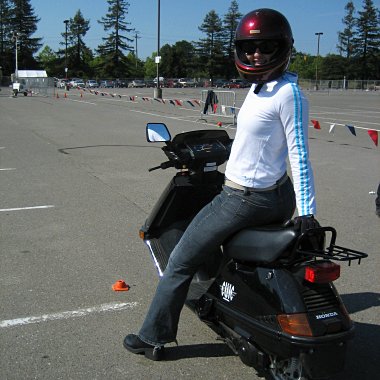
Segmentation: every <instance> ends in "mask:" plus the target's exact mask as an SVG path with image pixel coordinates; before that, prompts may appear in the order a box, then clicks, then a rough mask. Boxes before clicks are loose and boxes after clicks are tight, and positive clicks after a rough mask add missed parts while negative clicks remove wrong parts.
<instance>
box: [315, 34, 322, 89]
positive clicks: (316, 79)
mask: <svg viewBox="0 0 380 380" xmlns="http://www.w3.org/2000/svg"><path fill="white" fill-rule="evenodd" d="M315 35H316V36H318V46H317V59H316V60H315V89H316V90H318V59H319V40H320V38H321V36H322V35H323V32H317V33H315Z"/></svg>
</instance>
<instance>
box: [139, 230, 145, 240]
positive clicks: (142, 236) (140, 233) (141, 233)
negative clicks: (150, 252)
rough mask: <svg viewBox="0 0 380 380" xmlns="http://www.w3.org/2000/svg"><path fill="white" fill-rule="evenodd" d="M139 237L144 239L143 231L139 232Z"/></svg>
mask: <svg viewBox="0 0 380 380" xmlns="http://www.w3.org/2000/svg"><path fill="white" fill-rule="evenodd" d="M139 236H140V239H143V240H144V238H145V232H144V231H143V230H140V231H139Z"/></svg>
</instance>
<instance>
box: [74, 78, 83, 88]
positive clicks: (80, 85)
mask: <svg viewBox="0 0 380 380" xmlns="http://www.w3.org/2000/svg"><path fill="white" fill-rule="evenodd" d="M73 87H80V88H85V87H86V85H85V83H84V82H83V80H76V81H75V82H74V86H73Z"/></svg>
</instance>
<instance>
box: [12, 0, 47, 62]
mask: <svg viewBox="0 0 380 380" xmlns="http://www.w3.org/2000/svg"><path fill="white" fill-rule="evenodd" d="M38 21H40V19H39V18H38V17H37V16H35V15H34V10H33V7H32V6H31V4H30V0H11V8H10V28H11V30H12V32H13V34H14V35H15V36H16V34H17V42H18V67H19V69H33V68H36V66H37V62H36V60H35V59H34V56H33V55H34V54H35V53H36V52H37V51H38V50H39V49H40V47H41V46H42V44H41V40H42V39H41V38H37V37H31V36H32V35H33V34H34V33H35V32H36V30H37V23H38Z"/></svg>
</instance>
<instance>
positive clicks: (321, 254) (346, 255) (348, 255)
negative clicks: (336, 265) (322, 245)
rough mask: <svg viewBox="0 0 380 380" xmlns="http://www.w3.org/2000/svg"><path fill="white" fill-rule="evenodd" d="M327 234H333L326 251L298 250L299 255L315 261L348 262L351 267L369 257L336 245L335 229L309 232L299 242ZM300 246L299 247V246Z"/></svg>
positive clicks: (319, 229) (322, 228) (317, 229)
mask: <svg viewBox="0 0 380 380" xmlns="http://www.w3.org/2000/svg"><path fill="white" fill-rule="evenodd" d="M325 232H330V233H331V240H330V245H329V246H328V247H326V249H324V250H320V249H311V250H302V249H297V253H300V254H302V255H305V256H311V257H314V258H315V259H317V258H322V259H326V260H335V261H348V265H351V262H352V261H358V264H360V263H361V260H362V259H365V258H366V257H368V255H367V254H366V253H364V252H360V251H356V250H354V249H351V248H346V247H341V246H339V245H336V244H335V240H336V230H335V228H333V227H320V228H316V229H314V230H309V231H307V232H306V233H305V234H303V235H301V237H300V238H299V241H298V242H301V241H302V240H303V239H305V238H306V237H308V236H318V235H319V236H324V235H325ZM297 246H298V245H297Z"/></svg>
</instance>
